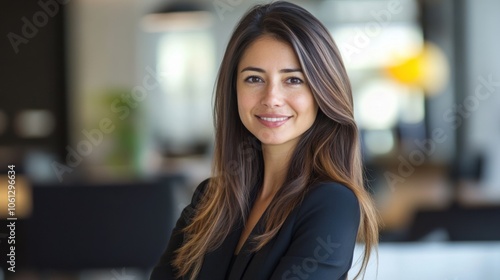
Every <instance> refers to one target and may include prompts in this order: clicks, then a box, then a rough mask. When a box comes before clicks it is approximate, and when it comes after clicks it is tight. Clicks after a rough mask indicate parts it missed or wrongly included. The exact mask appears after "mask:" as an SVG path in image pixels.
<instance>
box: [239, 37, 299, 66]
mask: <svg viewBox="0 0 500 280" xmlns="http://www.w3.org/2000/svg"><path fill="white" fill-rule="evenodd" d="M246 66H256V67H266V66H267V67H273V66H274V67H276V66H286V67H299V66H300V64H299V60H298V58H297V55H296V53H295V51H294V49H293V48H292V47H291V46H290V44H288V43H287V42H285V41H283V40H279V39H277V38H275V37H272V36H270V35H264V36H261V37H259V38H257V39H256V40H255V41H253V42H252V43H251V44H250V45H249V46H248V47H247V48H246V50H245V51H244V52H243V55H242V57H241V59H240V61H239V64H238V68H242V67H246Z"/></svg>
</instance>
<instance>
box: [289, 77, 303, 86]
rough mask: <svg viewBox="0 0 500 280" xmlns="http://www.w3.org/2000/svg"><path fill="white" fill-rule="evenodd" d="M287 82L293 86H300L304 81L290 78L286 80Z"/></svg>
mask: <svg viewBox="0 0 500 280" xmlns="http://www.w3.org/2000/svg"><path fill="white" fill-rule="evenodd" d="M286 82H287V83H289V84H292V85H299V84H302V83H303V82H304V81H302V80H301V79H299V78H296V77H292V78H288V79H287V80H286Z"/></svg>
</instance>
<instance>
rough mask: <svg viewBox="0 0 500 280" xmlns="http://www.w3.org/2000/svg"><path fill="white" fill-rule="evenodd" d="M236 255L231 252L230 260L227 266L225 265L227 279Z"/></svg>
mask: <svg viewBox="0 0 500 280" xmlns="http://www.w3.org/2000/svg"><path fill="white" fill-rule="evenodd" d="M237 257H238V255H235V254H233V256H232V257H231V261H230V262H229V266H228V267H227V273H226V279H229V273H230V272H231V270H232V268H233V264H234V261H235V260H236V258H237Z"/></svg>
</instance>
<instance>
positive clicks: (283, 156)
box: [259, 144, 293, 200]
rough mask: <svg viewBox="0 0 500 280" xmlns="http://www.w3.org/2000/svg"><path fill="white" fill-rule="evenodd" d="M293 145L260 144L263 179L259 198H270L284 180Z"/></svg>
mask: <svg viewBox="0 0 500 280" xmlns="http://www.w3.org/2000/svg"><path fill="white" fill-rule="evenodd" d="M292 152H293V147H290V145H286V144H284V145H262V156H263V159H264V180H263V182H262V189H261V192H260V194H259V199H260V200H269V199H272V197H273V196H274V194H275V193H276V192H277V191H278V190H279V188H280V187H281V185H282V184H283V182H284V181H285V176H286V172H287V171H288V166H289V163H290V158H291V155H292Z"/></svg>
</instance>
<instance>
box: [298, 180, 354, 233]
mask: <svg viewBox="0 0 500 280" xmlns="http://www.w3.org/2000/svg"><path fill="white" fill-rule="evenodd" d="M360 214H361V213H360V206H359V201H358V199H357V197H356V195H355V194H354V192H353V191H352V190H351V189H349V188H348V187H347V186H345V185H343V184H340V183H337V182H323V183H318V184H315V185H314V186H311V188H310V189H309V190H308V191H307V193H306V194H305V196H304V199H303V201H302V203H301V204H300V205H299V209H298V212H297V222H298V223H299V224H300V223H301V222H307V223H309V222H311V221H312V220H315V221H317V222H318V223H322V222H324V221H332V220H335V221H337V222H339V223H344V222H345V223H353V224H357V223H358V222H359V219H360Z"/></svg>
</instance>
